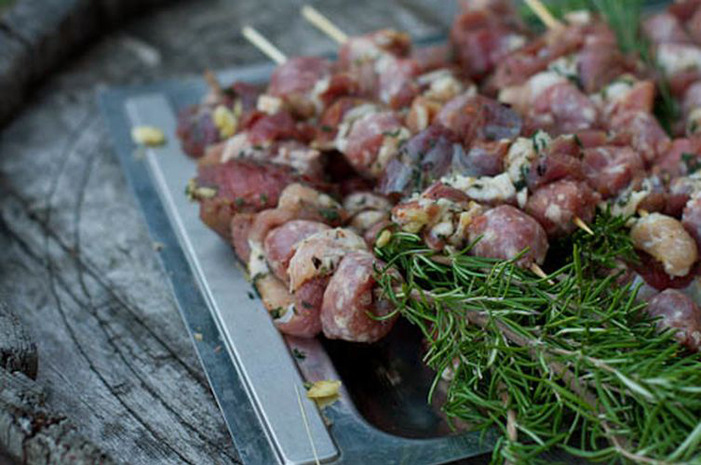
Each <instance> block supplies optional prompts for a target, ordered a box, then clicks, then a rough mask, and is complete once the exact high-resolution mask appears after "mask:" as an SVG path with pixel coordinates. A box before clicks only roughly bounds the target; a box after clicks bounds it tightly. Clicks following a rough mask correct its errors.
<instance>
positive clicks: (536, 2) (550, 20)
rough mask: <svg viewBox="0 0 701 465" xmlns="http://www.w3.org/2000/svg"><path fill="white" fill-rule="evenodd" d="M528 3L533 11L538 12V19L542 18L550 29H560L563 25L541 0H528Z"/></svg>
mask: <svg viewBox="0 0 701 465" xmlns="http://www.w3.org/2000/svg"><path fill="white" fill-rule="evenodd" d="M526 5H528V7H529V8H530V9H531V10H533V13H535V14H536V16H537V17H538V19H540V20H541V21H542V22H543V24H545V27H547V28H548V29H558V28H561V27H562V23H561V22H560V21H558V20H557V18H555V17H554V16H553V14H552V13H550V10H548V8H547V7H546V6H545V5H543V2H541V1H540V0H526Z"/></svg>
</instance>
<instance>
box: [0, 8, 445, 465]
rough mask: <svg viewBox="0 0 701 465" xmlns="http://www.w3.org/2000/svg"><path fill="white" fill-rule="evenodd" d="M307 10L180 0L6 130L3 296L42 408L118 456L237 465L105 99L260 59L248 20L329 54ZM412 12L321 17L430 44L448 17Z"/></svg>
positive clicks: (51, 86)
mask: <svg viewBox="0 0 701 465" xmlns="http://www.w3.org/2000/svg"><path fill="white" fill-rule="evenodd" d="M154 1H155V0H154ZM105 4H106V3H105ZM301 4H302V1H301V0H300V1H296V2H295V1H276V0H258V1H256V0H238V1H235V2H233V1H232V2H228V1H221V0H197V1H189V2H177V3H173V4H171V5H169V6H168V7H166V8H164V9H162V10H158V11H157V12H154V13H152V14H150V15H148V16H147V17H143V18H140V19H137V20H135V21H133V22H132V23H130V24H128V25H127V26H125V27H123V28H121V29H119V30H117V31H115V32H114V33H111V34H109V35H107V36H106V37H105V38H103V39H101V40H99V41H98V42H96V43H95V44H94V45H93V46H92V47H91V48H90V49H88V50H87V51H86V52H84V53H83V54H81V55H79V56H77V57H75V58H74V59H72V60H71V61H69V62H67V63H66V64H65V65H64V66H63V69H62V71H61V72H60V73H59V74H57V75H55V76H53V77H52V78H50V79H48V80H46V81H45V82H44V84H43V85H42V87H41V88H39V89H37V90H36V91H34V92H33V94H32V97H31V99H30V101H29V104H28V105H27V106H26V107H25V109H24V110H23V112H22V113H20V114H19V116H18V117H17V118H16V119H15V120H14V121H13V122H12V123H11V124H10V125H9V126H7V127H6V128H5V130H4V131H3V132H2V133H0V153H1V154H2V156H0V196H2V199H3V201H2V202H0V294H2V295H5V296H7V300H8V303H9V304H10V305H11V306H12V308H13V309H14V310H15V311H16V312H17V314H18V316H19V318H20V319H21V321H22V322H23V323H24V324H25V326H26V327H27V328H28V330H29V332H30V333H31V335H32V336H33V338H34V340H35V341H36V343H37V346H38V350H39V358H40V365H39V370H38V376H37V380H38V382H39V383H40V384H42V385H43V386H46V387H47V392H49V393H50V395H49V396H48V397H47V399H46V405H47V408H50V409H54V410H56V411H61V412H65V413H66V415H67V416H69V418H70V419H71V420H72V421H73V422H74V423H75V424H76V426H77V427H78V428H79V431H80V432H81V433H82V434H84V435H85V436H87V437H88V438H90V439H91V440H93V441H94V442H95V443H96V444H97V445H98V446H99V447H100V448H102V449H103V450H105V451H106V452H108V453H109V454H110V455H111V456H112V457H113V458H114V459H115V460H118V461H123V462H124V463H130V464H137V465H138V464H154V463H178V464H179V463H192V464H203V463H221V464H230V463H239V459H238V456H237V453H236V451H235V450H234V448H233V445H232V442H231V439H230V438H229V435H228V432H227V430H226V427H225V424H224V422H223V420H222V418H221V416H220V414H219V411H218V409H217V406H216V403H215V401H214V399H213V397H212V395H211V393H210V391H209V388H208V385H207V382H206V379H205V376H204V374H203V373H202V370H201V368H200V365H199V363H198V361H197V357H196V355H195V352H194V350H193V347H192V345H191V344H192V343H191V341H190V340H189V339H188V336H187V332H186V330H185V328H184V327H183V324H182V321H181V319H180V316H179V314H178V311H177V308H176V306H175V304H174V302H173V298H172V295H171V291H170V288H169V284H168V282H167V280H166V279H165V276H164V275H163V272H162V270H161V269H160V267H159V265H158V262H157V252H156V251H154V247H153V244H152V243H151V240H150V239H149V237H148V234H147V232H146V230H145V226H144V223H143V221H142V218H141V213H140V212H139V210H138V209H137V207H136V203H135V200H134V199H133V198H132V194H131V192H130V191H129V190H128V189H127V186H126V185H125V180H124V178H123V175H122V173H121V170H120V168H119V166H118V164H117V162H116V159H115V157H114V156H113V154H112V151H111V148H110V143H109V140H108V136H107V134H106V131H105V128H104V126H103V123H102V121H101V119H100V116H99V113H98V111H97V109H96V107H95V99H94V96H95V92H96V90H97V89H99V88H100V87H101V86H104V85H115V84H127V83H136V82H144V81H149V80H153V79H158V78H163V77H174V76H176V77H177V76H185V75H188V76H191V75H195V74H199V73H200V72H201V71H202V70H204V69H205V68H211V69H222V68H226V67H231V66H236V65H242V64H246V63H253V62H259V61H262V60H263V57H262V56H261V55H260V53H259V52H258V51H256V50H255V49H254V48H253V47H251V46H250V45H248V44H247V43H245V42H244V41H243V39H242V38H241V37H240V36H239V29H240V27H241V26H242V25H243V24H245V23H251V24H254V25H256V26H257V27H259V29H261V30H262V31H263V32H264V33H265V34H267V35H268V36H270V38H271V39H272V40H273V41H274V42H276V43H278V44H281V46H282V48H283V49H284V50H285V52H287V53H290V54H293V53H299V54H302V53H306V54H313V53H322V52H327V51H330V50H332V49H333V47H334V44H333V43H332V42H331V41H329V40H328V39H326V38H325V37H323V36H321V35H320V34H319V33H318V32H316V31H315V30H313V29H312V28H311V27H309V26H308V25H307V24H306V23H304V21H303V20H302V19H301V18H299V17H298V16H297V9H298V7H299V6H300V5H301ZM407 5H414V6H416V7H417V8H419V7H420V8H428V9H430V8H435V7H433V6H432V5H433V2H430V1H428V0H404V1H402V2H401V4H400V3H393V2H371V1H369V0H360V1H356V2H345V1H342V0H327V1H325V2H323V4H322V3H319V5H318V6H319V8H320V9H322V10H324V11H327V12H328V13H329V16H332V17H333V18H334V19H336V20H337V21H338V22H339V23H340V25H341V26H342V27H344V28H345V29H346V30H347V31H348V32H349V33H358V32H363V31H369V30H372V29H374V28H377V27H380V26H384V25H391V26H395V27H402V28H406V29H408V30H409V31H411V32H412V33H414V34H418V35H424V34H430V33H437V32H440V31H441V28H442V27H444V26H445V24H443V23H441V19H440V18H441V16H440V14H437V15H436V17H434V18H429V19H428V20H424V19H422V18H420V17H417V16H416V12H415V10H414V9H413V8H408V7H407ZM105 11H106V10H105ZM0 29H1V28H0ZM2 33H3V31H2V30H0V34H2ZM2 53H5V51H3V50H2V48H0V54H2ZM8 53H9V52H8ZM13 53H22V49H21V48H18V49H17V50H15V51H14V52H13ZM0 67H2V61H0ZM1 76H2V75H1V74H0V83H2V82H3V81H2V77H1ZM0 98H1V97H0Z"/></svg>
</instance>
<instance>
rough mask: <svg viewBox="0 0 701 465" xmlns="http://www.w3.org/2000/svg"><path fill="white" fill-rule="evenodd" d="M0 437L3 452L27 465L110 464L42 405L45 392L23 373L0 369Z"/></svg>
mask: <svg viewBox="0 0 701 465" xmlns="http://www.w3.org/2000/svg"><path fill="white" fill-rule="evenodd" d="M0 437H2V442H1V443H0V444H2V446H3V451H2V452H3V454H4V455H5V456H7V457H9V458H10V459H12V460H14V461H16V462H17V463H23V464H29V465H51V464H59V463H60V464H69V463H70V464H73V465H93V464H100V465H112V464H114V463H115V462H114V461H113V460H112V459H111V458H110V457H109V456H107V455H106V454H105V453H104V452H102V451H101V450H100V449H99V448H98V447H97V446H95V444H93V443H92V442H91V441H90V440H89V439H87V438H86V437H85V436H83V435H82V434H80V433H79V432H78V431H77V430H76V428H75V426H74V425H73V424H72V422H71V421H70V420H69V419H68V418H67V417H66V416H65V415H62V414H58V413H55V412H53V411H50V410H48V409H47V408H46V394H45V392H44V391H43V390H42V389H41V388H40V387H39V386H38V384H37V383H36V382H34V381H32V380H31V379H29V378H28V377H27V376H25V375H24V373H22V372H19V371H16V372H14V373H10V372H9V371H5V370H2V369H0Z"/></svg>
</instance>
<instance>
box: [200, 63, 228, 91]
mask: <svg viewBox="0 0 701 465" xmlns="http://www.w3.org/2000/svg"><path fill="white" fill-rule="evenodd" d="M204 80H205V81H207V85H208V86H209V88H210V89H211V90H212V92H214V93H215V94H217V95H221V94H223V93H224V91H223V90H222V88H221V84H220V83H219V80H218V79H217V76H216V75H215V74H214V73H213V72H212V71H211V70H209V69H208V70H205V72H204Z"/></svg>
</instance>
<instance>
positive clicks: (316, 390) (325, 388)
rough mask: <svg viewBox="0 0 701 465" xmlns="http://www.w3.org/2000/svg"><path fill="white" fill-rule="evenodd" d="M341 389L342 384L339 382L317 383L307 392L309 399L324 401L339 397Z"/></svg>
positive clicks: (323, 381)
mask: <svg viewBox="0 0 701 465" xmlns="http://www.w3.org/2000/svg"><path fill="white" fill-rule="evenodd" d="M340 388H341V382H340V381H338V380H322V381H315V382H314V383H313V384H312V386H311V387H310V388H309V390H308V391H307V397H308V398H309V399H322V398H326V397H333V396H337V395H338V390H339V389H340Z"/></svg>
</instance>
